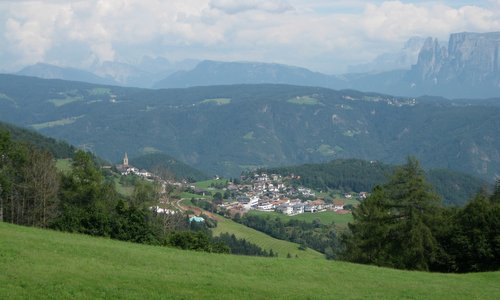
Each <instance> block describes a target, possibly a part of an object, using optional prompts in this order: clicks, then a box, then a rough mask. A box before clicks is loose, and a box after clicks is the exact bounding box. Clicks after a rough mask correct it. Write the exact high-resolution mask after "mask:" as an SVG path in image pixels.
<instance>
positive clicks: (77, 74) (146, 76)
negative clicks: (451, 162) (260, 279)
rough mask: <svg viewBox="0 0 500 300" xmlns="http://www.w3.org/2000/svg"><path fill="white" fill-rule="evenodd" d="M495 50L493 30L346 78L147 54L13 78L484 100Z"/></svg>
mask: <svg viewBox="0 0 500 300" xmlns="http://www.w3.org/2000/svg"><path fill="white" fill-rule="evenodd" d="M499 49H500V32H492V33H455V34H451V36H450V39H449V42H448V44H447V46H446V44H442V43H440V42H439V41H437V40H435V39H432V38H426V39H423V38H418V37H414V38H411V39H410V40H409V41H408V42H407V43H406V44H405V45H404V46H403V48H402V49H401V50H397V51H394V52H392V53H386V54H382V55H380V56H378V57H377V58H376V59H375V60H374V61H373V62H371V63H368V64H364V65H358V66H353V67H351V69H350V70H351V71H352V73H348V74H343V75H326V74H322V73H318V72H313V71H310V70H308V69H305V68H299V67H293V66H287V65H280V64H269V63H259V62H220V61H202V62H199V63H198V61H196V60H192V61H183V62H180V63H172V62H169V61H167V60H166V59H164V58H155V59H153V58H149V57H145V58H144V59H143V60H141V61H140V62H139V63H137V64H128V63H119V62H106V63H103V64H102V65H99V66H95V67H94V68H92V69H91V70H89V71H82V70H76V69H71V68H61V67H55V66H50V65H46V64H37V65H34V66H29V67H26V68H24V69H23V70H21V71H20V72H19V73H18V74H20V75H30V76H37V77H41V78H59V79H65V80H77V81H85V82H91V83H100V84H115V85H122V86H135V87H148V88H149V87H153V88H178V87H181V88H183V87H191V86H208V85H227V84H258V83H273V84H276V83H278V84H292V85H305V86H318V87H327V88H333V89H356V90H360V91H371V92H380V93H388V94H393V95H402V96H421V95H435V96H443V97H449V98H464V97H469V98H485V97H496V96H498V95H500V50H499Z"/></svg>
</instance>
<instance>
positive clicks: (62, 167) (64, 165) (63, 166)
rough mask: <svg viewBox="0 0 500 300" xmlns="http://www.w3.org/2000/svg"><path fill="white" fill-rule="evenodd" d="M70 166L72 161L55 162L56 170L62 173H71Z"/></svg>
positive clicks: (59, 160)
mask: <svg viewBox="0 0 500 300" xmlns="http://www.w3.org/2000/svg"><path fill="white" fill-rule="evenodd" d="M71 164H72V161H71V159H69V158H65V159H58V160H56V168H57V169H58V170H59V171H61V172H63V173H69V172H70V171H71Z"/></svg>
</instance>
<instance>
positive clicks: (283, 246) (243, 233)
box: [213, 217, 325, 259]
mask: <svg viewBox="0 0 500 300" xmlns="http://www.w3.org/2000/svg"><path fill="white" fill-rule="evenodd" d="M225 232H228V233H230V234H234V235H235V236H236V237H237V238H240V239H246V240H247V241H249V242H251V243H254V244H256V245H258V246H259V247H261V248H262V249H265V250H267V251H269V250H270V249H272V250H273V252H275V253H276V252H277V253H278V256H279V257H286V256H287V254H288V253H290V255H291V256H292V257H294V258H295V257H296V256H297V257H298V258H308V259H310V258H320V259H325V258H324V255H323V254H321V253H319V252H317V251H315V250H312V249H309V248H308V249H307V250H305V251H303V250H299V245H298V244H295V243H291V242H287V241H283V240H278V239H275V238H273V237H271V236H269V235H267V234H265V233H263V232H260V231H257V230H255V229H252V228H249V227H246V226H245V225H241V224H239V223H236V222H234V221H232V220H229V219H226V218H223V217H219V218H218V220H217V227H216V228H214V229H213V234H214V235H220V234H221V233H225Z"/></svg>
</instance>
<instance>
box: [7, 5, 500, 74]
mask: <svg viewBox="0 0 500 300" xmlns="http://www.w3.org/2000/svg"><path fill="white" fill-rule="evenodd" d="M463 31H468V32H491V31H500V0H484V1H460V0H459V1H451V0H448V1H445V0H443V1H358V0H350V1H348V0H339V1H327V0H266V1H264V0H165V1H163V0H44V1H34V0H0V71H2V72H14V71H17V70H19V69H20V68H22V67H24V66H26V65H30V64H34V63H38V62H45V63H50V64H55V65H59V66H69V67H75V68H82V69H90V68H92V67H93V66H96V65H100V64H102V63H103V62H105V61H119V62H127V63H137V62H139V61H140V60H141V59H142V58H143V57H144V56H150V57H164V58H166V59H168V60H170V61H182V60H185V59H197V60H203V59H211V60H221V61H259V62H272V63H281V64H288V65H294V66H300V67H305V68H309V69H311V70H314V71H319V72H323V73H327V74H338V73H342V72H345V70H347V67H348V66H349V65H355V64H361V63H366V62H369V61H371V60H373V59H374V58H375V57H376V56H377V55H380V54H382V53H387V52H396V51H397V50H399V49H401V48H402V46H403V44H404V42H405V41H406V40H408V39H409V38H410V37H413V36H421V37H428V36H431V37H434V38H438V39H439V40H440V41H442V42H443V43H444V44H445V43H446V42H447V40H448V37H449V34H450V33H453V32H463Z"/></svg>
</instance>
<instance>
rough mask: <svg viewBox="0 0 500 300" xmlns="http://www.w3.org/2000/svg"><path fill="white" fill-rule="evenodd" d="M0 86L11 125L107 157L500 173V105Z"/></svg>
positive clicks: (300, 93)
mask: <svg viewBox="0 0 500 300" xmlns="http://www.w3.org/2000/svg"><path fill="white" fill-rule="evenodd" d="M0 79H1V80H0V119H1V120H3V121H7V122H11V123H14V124H16V125H20V126H25V127H31V128H35V129H37V130H38V131H40V132H42V133H43V134H45V135H49V136H52V137H56V138H59V139H64V140H66V141H69V142H71V143H72V144H74V145H77V146H80V147H86V149H88V150H92V151H94V152H95V153H97V154H98V155H99V156H102V157H103V158H104V159H106V160H108V161H117V160H120V159H121V158H122V156H123V153H124V152H128V154H129V156H130V157H133V156H136V155H140V154H144V153H145V152H144V151H145V150H148V149H149V150H148V151H150V150H155V151H156V150H158V151H161V152H164V153H168V154H169V155H172V156H174V157H176V158H178V159H179V160H180V161H182V162H185V163H187V164H189V165H191V166H193V167H195V168H197V169H200V170H201V171H203V172H205V173H207V174H218V175H223V176H226V177H234V176H239V174H240V172H241V171H243V170H248V169H254V168H259V167H265V166H268V167H273V166H280V165H294V164H301V163H314V162H322V161H329V160H332V159H336V158H360V159H365V160H380V161H383V162H385V163H395V164H398V163H401V162H402V161H404V159H405V158H406V157H407V156H408V155H415V156H416V157H417V158H418V159H419V160H420V161H421V162H422V164H423V166H424V167H426V168H428V167H433V168H446V169H452V170H457V171H463V172H467V173H471V174H474V175H476V176H480V177H482V178H486V179H488V180H492V179H493V178H494V177H495V176H499V175H500V152H499V149H500V144H499V143H500V141H499V140H498V137H497V136H498V134H497V132H498V129H499V128H500V118H499V117H498V116H499V115H500V106H498V105H495V104H494V103H496V102H498V101H494V99H492V100H488V101H486V100H478V99H472V100H460V101H456V100H447V99H441V98H436V97H421V98H407V97H394V96H389V95H383V94H376V93H363V92H358V91H353V90H342V91H336V90H330V89H325V88H317V87H304V86H291V85H269V84H261V85H229V86H208V87H193V88H188V89H166V90H148V89H137V88H124V87H113V86H98V85H92V84H86V83H78V82H67V81H61V80H43V79H36V78H31V77H22V76H13V75H0ZM26 86H30V89H26ZM492 103H493V104H492ZM134 124H135V125H134ZM388 124H390V126H389V125H388Z"/></svg>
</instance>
